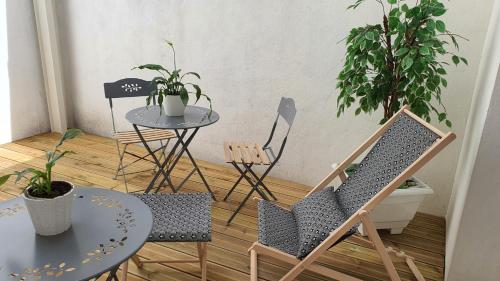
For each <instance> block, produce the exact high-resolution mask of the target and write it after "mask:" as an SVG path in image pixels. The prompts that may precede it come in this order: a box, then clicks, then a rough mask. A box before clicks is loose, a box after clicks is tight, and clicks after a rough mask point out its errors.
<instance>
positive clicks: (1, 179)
mask: <svg viewBox="0 0 500 281" xmlns="http://www.w3.org/2000/svg"><path fill="white" fill-rule="evenodd" d="M10 176H12V174H9V175H5V176H1V177H0V186H2V185H4V184H5V183H6V182H7V181H8V180H9V178H10Z"/></svg>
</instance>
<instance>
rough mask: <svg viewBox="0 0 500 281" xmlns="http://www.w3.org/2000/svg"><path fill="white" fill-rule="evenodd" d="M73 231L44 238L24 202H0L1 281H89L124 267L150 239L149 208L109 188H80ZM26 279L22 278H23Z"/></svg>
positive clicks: (77, 190)
mask: <svg viewBox="0 0 500 281" xmlns="http://www.w3.org/2000/svg"><path fill="white" fill-rule="evenodd" d="M74 200H75V202H74V204H73V212H72V227H71V228H70V229H69V230H68V231H66V232H64V233H61V234H59V235H55V236H40V235H37V234H35V229H34V227H33V224H32V222H31V219H30V217H29V214H28V211H27V209H26V207H25V204H24V200H23V199H22V198H16V199H12V200H9V201H5V202H2V203H0V280H7V281H8V280H26V281H30V280H41V281H43V280H58V281H75V280H87V279H89V278H92V277H96V276H99V275H100V274H102V273H104V272H107V271H109V270H110V269H112V268H114V267H116V266H117V265H119V264H121V263H122V262H123V261H125V260H126V259H127V258H129V257H130V256H131V255H133V254H134V253H135V252H137V251H138V250H139V249H140V248H141V247H142V245H144V243H145V241H146V239H147V237H148V235H149V234H150V231H151V228H152V224H153V222H152V221H153V219H152V215H151V211H150V209H149V208H148V207H147V206H146V205H145V204H144V203H142V201H141V200H139V199H138V198H136V197H134V196H131V195H128V194H125V193H121V192H117V191H111V190H107V189H99V188H83V187H81V188H77V189H76V191H75V199H74ZM23 278H24V279H23Z"/></svg>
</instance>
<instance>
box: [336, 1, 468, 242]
mask: <svg viewBox="0 0 500 281" xmlns="http://www.w3.org/2000/svg"><path fill="white" fill-rule="evenodd" d="M372 1H374V2H376V3H377V4H378V5H380V9H381V12H382V15H381V23H379V24H374V25H366V26H362V27H357V28H354V29H352V30H351V31H350V33H349V35H348V36H347V38H346V46H347V52H346V55H345V62H344V66H343V69H342V70H341V72H340V73H339V75H338V78H337V80H338V83H337V89H338V97H337V116H340V115H341V114H343V113H344V111H345V110H346V109H347V108H349V107H352V106H356V109H355V115H358V114H360V113H362V112H363V113H372V112H375V111H377V110H378V109H379V108H380V109H381V110H383V117H382V119H381V120H380V123H381V124H383V123H384V122H385V121H386V120H388V119H389V118H391V117H392V116H393V115H394V114H395V113H396V112H397V111H398V110H399V109H400V108H401V107H402V106H404V105H408V106H409V109H410V110H411V111H412V112H413V113H415V114H416V115H418V116H420V117H421V118H423V119H425V120H426V121H427V122H429V121H431V115H434V116H436V117H437V119H438V121H439V122H444V123H445V124H446V125H447V126H448V127H451V126H452V123H451V121H450V120H449V119H448V115H447V112H446V108H445V106H444V104H443V103H442V99H441V93H442V92H441V91H442V88H443V87H446V86H447V84H448V82H447V80H446V79H445V76H446V73H447V72H446V68H447V67H448V65H449V63H448V61H450V60H451V62H452V63H453V64H455V65H458V64H460V63H464V64H467V60H466V59H465V58H463V57H460V56H458V55H457V54H455V53H454V52H453V50H451V49H455V50H458V47H459V46H458V42H457V38H462V39H465V38H463V37H461V36H460V35H457V34H455V33H452V32H450V31H449V30H448V29H447V28H446V24H445V23H444V21H443V20H442V19H440V17H441V16H442V15H443V14H445V12H446V8H445V6H444V5H443V3H441V1H440V0H420V1H413V2H409V1H401V0H372ZM363 2H366V0H357V1H356V2H355V3H354V4H352V5H351V6H349V7H348V9H356V8H357V7H358V6H359V5H361V4H362V3H363ZM429 193H430V194H432V189H430V187H428V186H426V185H425V184H424V183H423V182H422V181H420V180H417V179H411V180H410V181H409V182H407V183H406V184H404V185H402V188H400V189H398V190H396V191H395V192H394V193H393V194H392V195H391V197H392V198H391V197H389V198H387V199H386V200H385V201H384V203H385V205H384V204H382V205H381V206H379V208H377V209H375V210H374V212H373V213H372V219H373V220H374V221H375V224H376V225H377V227H379V228H391V229H392V232H393V233H399V232H400V231H402V229H403V227H405V226H406V225H407V224H408V222H409V220H411V219H412V218H413V216H414V215H415V212H416V210H417V208H418V205H419V204H420V201H422V200H423V198H424V196H425V194H429ZM401 210H404V212H402V211H401Z"/></svg>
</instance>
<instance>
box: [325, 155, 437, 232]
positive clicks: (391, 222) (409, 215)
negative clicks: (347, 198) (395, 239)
mask: <svg viewBox="0 0 500 281" xmlns="http://www.w3.org/2000/svg"><path fill="white" fill-rule="evenodd" d="M357 165H358V164H352V165H351V166H350V167H349V168H347V169H346V173H347V174H348V175H349V174H351V173H352V172H353V171H354V170H355V169H356V166H357ZM336 166H337V164H333V165H332V168H335V167H336ZM432 194H434V191H433V190H432V188H431V187H430V186H428V185H427V184H425V183H424V182H423V181H421V180H420V179H418V178H416V177H411V178H410V179H409V180H407V181H405V182H404V183H403V184H401V185H400V186H399V187H398V189H396V190H395V191H394V192H392V193H391V194H390V195H389V196H388V197H387V198H386V199H384V200H383V201H382V202H381V203H380V204H379V205H377V207H375V209H373V210H372V211H371V212H370V214H369V216H370V219H371V220H372V222H373V223H374V224H375V227H376V228H377V229H389V230H390V232H391V234H401V233H402V232H403V229H404V228H405V227H406V226H408V224H409V223H410V221H411V220H412V219H413V218H414V217H415V214H416V213H417V210H418V207H419V206H420V204H421V203H422V201H424V199H425V197H426V196H428V195H432ZM358 230H359V232H360V233H361V234H362V235H366V234H365V232H364V231H363V226H362V225H360V226H359V227H358Z"/></svg>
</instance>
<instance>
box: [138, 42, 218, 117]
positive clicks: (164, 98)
mask: <svg viewBox="0 0 500 281" xmlns="http://www.w3.org/2000/svg"><path fill="white" fill-rule="evenodd" d="M166 43H167V45H168V46H169V47H170V49H171V50H172V54H173V67H174V68H173V70H168V69H167V68H165V67H163V66H161V65H159V64H144V65H139V66H137V67H134V68H132V69H141V70H142V69H147V70H152V71H155V72H156V73H158V74H159V75H160V76H156V77H154V78H153V80H152V83H154V84H155V85H156V87H157V89H158V90H157V91H154V92H152V93H151V95H150V96H149V97H148V98H147V100H146V103H147V105H148V106H149V105H150V104H151V103H153V104H154V105H156V104H157V103H158V105H159V106H160V107H162V105H163V103H165V113H166V114H167V115H168V116H182V115H184V110H185V109H186V105H187V104H188V102H189V94H194V95H195V97H196V102H198V100H199V99H200V98H201V97H202V96H203V97H205V99H207V101H208V102H209V105H210V109H212V101H211V99H210V97H208V96H207V95H206V94H204V93H202V91H201V88H200V86H198V85H197V84H194V83H192V82H185V81H184V79H185V78H187V77H189V76H191V77H196V78H197V79H201V77H200V75H199V74H198V73H196V72H186V73H184V74H182V73H181V69H178V68H177V62H176V58H175V48H174V44H172V43H171V42H168V41H167V42H166ZM160 112H161V111H160Z"/></svg>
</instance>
